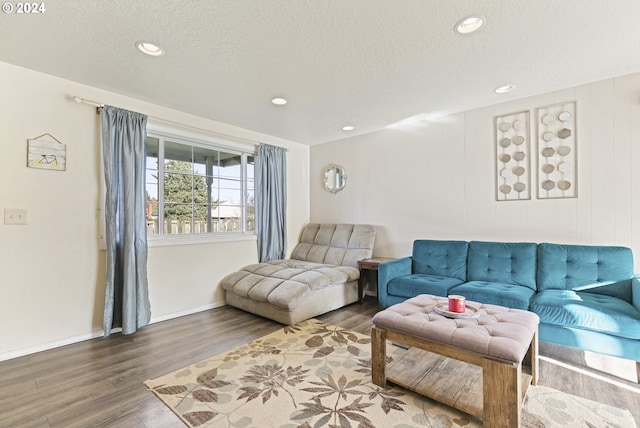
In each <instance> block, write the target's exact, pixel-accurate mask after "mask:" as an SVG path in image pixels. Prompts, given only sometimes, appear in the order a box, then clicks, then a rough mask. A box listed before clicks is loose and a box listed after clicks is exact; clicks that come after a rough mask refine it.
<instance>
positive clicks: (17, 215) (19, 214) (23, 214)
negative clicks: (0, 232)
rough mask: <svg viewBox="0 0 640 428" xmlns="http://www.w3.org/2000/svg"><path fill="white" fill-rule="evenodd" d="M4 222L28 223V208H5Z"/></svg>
mask: <svg viewBox="0 0 640 428" xmlns="http://www.w3.org/2000/svg"><path fill="white" fill-rule="evenodd" d="M4 224H27V210H26V209H24V208H5V209H4Z"/></svg>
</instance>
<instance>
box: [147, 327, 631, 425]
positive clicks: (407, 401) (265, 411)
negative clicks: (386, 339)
mask: <svg viewBox="0 0 640 428" xmlns="http://www.w3.org/2000/svg"><path fill="white" fill-rule="evenodd" d="M370 343H371V339H370V338H369V337H367V336H365V335H362V334H358V333H354V332H351V331H349V330H347V329H344V328H340V327H336V326H332V325H328V324H324V323H322V322H320V321H318V320H314V319H312V320H308V321H305V322H302V323H300V324H297V325H296V326H286V327H283V328H282V329H280V330H278V331H277V332H274V333H272V334H270V335H267V336H265V337H263V338H260V339H258V340H255V341H253V342H250V343H247V344H244V345H242V346H239V347H237V348H235V349H233V350H231V351H229V352H226V353H224V354H221V355H218V356H214V357H212V358H210V359H208V360H204V361H200V362H198V363H196V364H193V365H191V366H189V367H185V368H182V369H180V370H177V371H176V372H174V373H169V374H167V375H165V376H162V377H160V378H158V379H155V380H153V381H147V382H145V384H146V385H147V387H149V389H150V390H151V391H153V392H154V393H155V394H156V396H157V397H159V398H160V399H161V400H162V401H163V402H164V403H165V404H167V405H168V406H169V407H170V408H171V410H172V411H173V412H175V413H176V414H177V415H178V416H179V417H180V418H181V419H182V421H183V422H184V423H185V424H186V425H187V426H189V427H203V428H204V427H207V428H210V427H234V428H264V427H275V428H292V427H297V428H374V427H382V426H384V427H389V428H406V427H409V426H411V427H440V428H461V427H462V428H472V427H473V428H475V427H478V428H479V427H481V426H482V422H481V421H480V420H479V419H477V418H474V417H472V416H469V415H466V414H464V413H462V412H459V411H457V410H454V409H451V408H449V407H447V406H445V405H443V404H440V403H437V402H435V401H433V400H430V399H428V398H425V397H421V396H418V395H416V394H414V393H412V392H410V391H407V390H404V389H402V388H399V387H391V385H389V386H390V387H389V388H381V387H378V386H376V385H374V384H373V383H372V382H371V356H370V354H371V352H370V351H371V347H370ZM402 352H404V350H401V349H399V348H397V347H392V346H389V348H388V349H387V362H390V361H392V360H393V359H394V358H399V356H400V355H401V353H402ZM529 391H530V392H529V393H528V395H527V400H528V403H529V404H525V408H524V409H523V416H524V423H523V427H526V428H537V427H543V426H544V427H547V426H562V425H563V424H565V423H566V426H577V425H576V424H578V425H579V426H594V427H595V426H611V427H626V426H634V425H630V424H627V425H625V423H626V422H628V421H629V418H630V420H631V423H633V417H632V416H631V415H630V413H629V412H628V411H623V410H620V409H615V408H613V407H610V406H604V405H601V404H599V403H594V402H590V401H588V400H583V399H578V398H577V397H573V398H568V397H571V396H568V395H567V394H562V393H559V392H557V391H553V390H550V389H549V388H546V389H545V388H544V387H531V388H530V389H529ZM536 391H538V392H537V393H536ZM578 409H579V410H578ZM601 409H602V410H601ZM530 413H532V414H530ZM567 414H569V415H571V416H574V417H575V420H571V421H568V420H567V418H566V415H567ZM585 415H586V416H588V417H589V419H588V420H586V419H585V420H584V422H583V423H579V421H582V420H583V418H582V417H583V416H585ZM607 416H610V418H607ZM549 424H550V425H549ZM554 424H557V425H554Z"/></svg>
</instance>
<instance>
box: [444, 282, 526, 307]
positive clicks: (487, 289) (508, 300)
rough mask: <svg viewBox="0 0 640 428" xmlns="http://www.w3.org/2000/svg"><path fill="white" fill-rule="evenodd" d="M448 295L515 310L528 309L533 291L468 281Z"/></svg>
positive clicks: (493, 283)
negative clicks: (456, 295) (457, 295)
mask: <svg viewBox="0 0 640 428" xmlns="http://www.w3.org/2000/svg"><path fill="white" fill-rule="evenodd" d="M449 293H450V294H459V295H462V296H464V297H465V298H466V299H467V300H473V301H476V302H480V303H489V304H492V305H500V306H507V307H509V308H515V309H524V310H528V309H529V302H530V301H531V296H533V295H534V294H535V291H534V290H532V289H530V288H528V287H523V286H521V285H513V284H503V283H500V282H487V281H469V282H467V283H465V284H462V285H458V286H457V287H453V288H452V289H451V290H449Z"/></svg>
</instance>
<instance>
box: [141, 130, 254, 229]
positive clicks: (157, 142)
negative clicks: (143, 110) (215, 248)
mask: <svg viewBox="0 0 640 428" xmlns="http://www.w3.org/2000/svg"><path fill="white" fill-rule="evenodd" d="M229 144H230V146H232V145H233V143H229ZM254 155H255V154H254V153H252V152H249V151H247V150H246V149H244V150H243V149H234V148H228V147H224V146H217V145H216V144H215V142H209V141H205V140H200V139H195V138H191V137H182V136H180V137H176V136H173V135H170V134H165V133H163V132H160V131H155V130H147V163H146V194H147V198H146V199H147V235H148V236H149V237H153V236H157V237H163V236H164V237H169V236H181V237H193V236H194V235H197V236H201V237H202V236H212V235H214V234H218V235H222V234H226V235H229V234H235V235H239V234H254V231H255V209H254V200H255V191H254V179H253V177H254V176H253V168H254Z"/></svg>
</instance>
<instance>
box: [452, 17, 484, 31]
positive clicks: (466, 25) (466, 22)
mask: <svg viewBox="0 0 640 428" xmlns="http://www.w3.org/2000/svg"><path fill="white" fill-rule="evenodd" d="M484 22H485V19H484V17H483V16H480V15H470V16H466V17H464V18H462V19H461V20H460V21H458V22H457V23H456V26H455V27H454V28H455V30H456V32H458V33H460V34H469V33H473V32H474V31H477V30H479V29H480V27H482V26H483V25H484Z"/></svg>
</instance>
